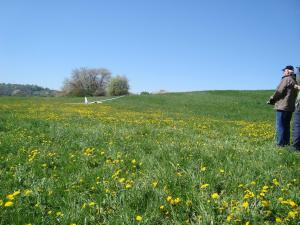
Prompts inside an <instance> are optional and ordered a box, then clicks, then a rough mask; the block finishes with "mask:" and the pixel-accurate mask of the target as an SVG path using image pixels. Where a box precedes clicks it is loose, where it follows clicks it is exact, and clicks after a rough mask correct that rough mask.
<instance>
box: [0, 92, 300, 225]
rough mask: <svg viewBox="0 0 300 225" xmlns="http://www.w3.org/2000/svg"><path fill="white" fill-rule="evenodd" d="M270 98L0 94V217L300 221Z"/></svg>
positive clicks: (291, 169)
mask: <svg viewBox="0 0 300 225" xmlns="http://www.w3.org/2000/svg"><path fill="white" fill-rule="evenodd" d="M271 94H272V91H207V92H190V93H170V94H161V95H141V96H126V97H123V98H120V99H117V100H114V101H107V102H105V103H103V104H90V105H84V104H70V103H80V102H83V98H63V97H52V98H42V97H41V98H37V97H32V98H26V97H24V98H17V97H1V98H0V152H1V154H0V158H1V160H0V224H3V225H13V224H16V225H19V224H20V225H26V224H31V225H37V224H66V225H74V224H76V225H85V224H95V225H96V224H98V225H100V224H116V225H121V224H149V225H160V224H161V225H163V224H164V225H165V224H166V225H167V224H168V225H174V224H204V225H205V224H207V225H213V224H215V225H218V224H243V225H250V224H251V225H252V224H299V223H300V208H299V205H300V166H299V165H300V154H299V153H297V152H291V151H289V150H288V149H286V148H283V149H278V148H277V147H275V142H274V136H275V133H274V132H275V127H274V124H275V122H274V121H275V112H274V110H273V109H272V107H271V106H269V105H266V101H267V99H268V98H269V96H271ZM90 100H100V98H94V99H93V98H91V99H90Z"/></svg>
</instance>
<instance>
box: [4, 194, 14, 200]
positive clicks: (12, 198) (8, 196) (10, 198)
mask: <svg viewBox="0 0 300 225" xmlns="http://www.w3.org/2000/svg"><path fill="white" fill-rule="evenodd" d="M6 198H7V199H8V200H14V199H15V196H14V195H13V194H11V195H7V196H6Z"/></svg>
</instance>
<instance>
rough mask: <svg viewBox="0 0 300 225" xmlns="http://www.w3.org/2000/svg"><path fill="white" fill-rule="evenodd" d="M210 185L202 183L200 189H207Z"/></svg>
mask: <svg viewBox="0 0 300 225" xmlns="http://www.w3.org/2000/svg"><path fill="white" fill-rule="evenodd" d="M208 186H209V184H202V185H201V186H200V189H206V188H207V187H208Z"/></svg>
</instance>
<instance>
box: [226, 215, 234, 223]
mask: <svg viewBox="0 0 300 225" xmlns="http://www.w3.org/2000/svg"><path fill="white" fill-rule="evenodd" d="M232 218H233V214H229V215H228V216H227V218H226V220H227V221H228V222H230V221H231V220H232Z"/></svg>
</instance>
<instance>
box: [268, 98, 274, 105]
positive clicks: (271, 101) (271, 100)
mask: <svg viewBox="0 0 300 225" xmlns="http://www.w3.org/2000/svg"><path fill="white" fill-rule="evenodd" d="M267 104H268V105H274V104H275V101H274V99H273V98H270V99H269V101H267Z"/></svg>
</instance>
